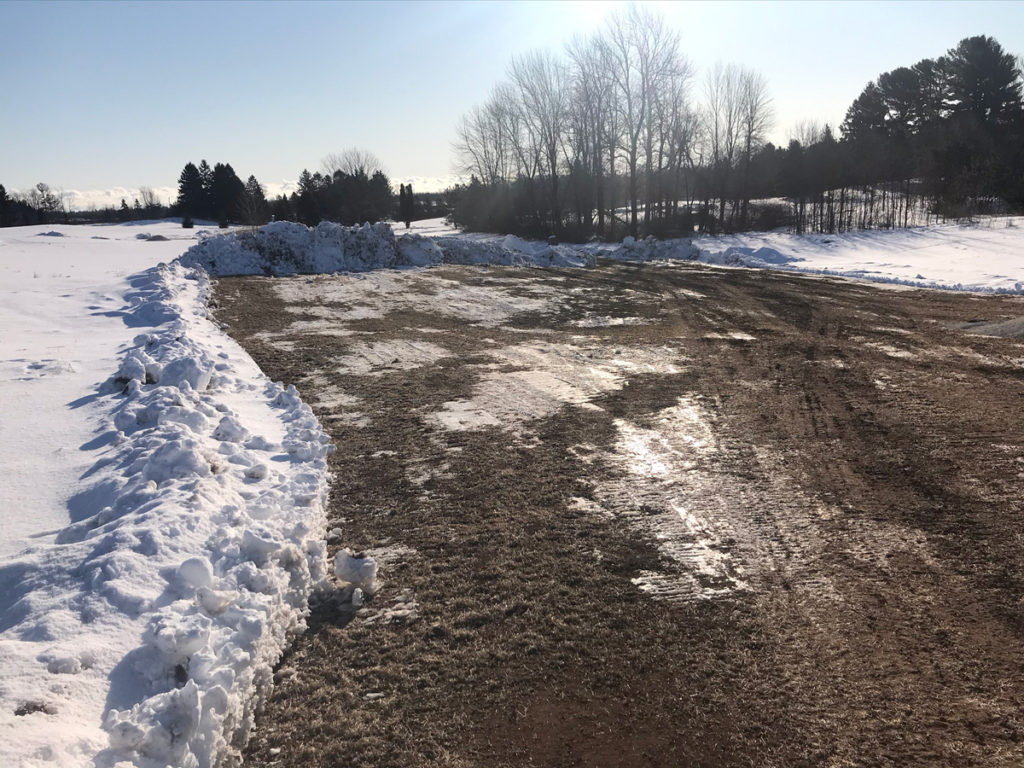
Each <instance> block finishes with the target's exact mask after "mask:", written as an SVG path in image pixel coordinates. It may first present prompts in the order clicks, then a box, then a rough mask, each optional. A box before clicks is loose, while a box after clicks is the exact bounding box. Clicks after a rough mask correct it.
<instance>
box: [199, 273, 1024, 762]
mask: <svg viewBox="0 0 1024 768" xmlns="http://www.w3.org/2000/svg"><path fill="white" fill-rule="evenodd" d="M216 299H217V301H218V302H219V307H218V310H217V312H218V317H219V319H220V320H221V321H223V322H225V323H227V324H228V325H229V330H230V332H231V333H232V334H233V335H234V337H235V338H236V339H237V340H238V341H240V342H241V343H242V344H243V345H244V346H245V348H246V349H247V350H248V351H249V352H250V354H251V355H252V356H253V357H254V359H255V360H256V361H257V362H258V363H259V365H260V366H261V368H262V369H263V370H264V371H265V372H266V373H267V375H268V376H270V377H271V378H272V379H274V380H283V381H285V382H286V383H294V384H296V385H297V386H298V387H299V390H300V392H301V394H302V396H303V398H304V399H305V400H306V401H307V402H309V403H310V405H312V406H313V408H314V410H315V412H316V413H317V415H318V416H319V418H320V420H321V422H322V423H323V425H324V427H325V428H326V429H327V430H328V431H329V432H330V433H331V436H332V438H333V439H334V441H335V443H336V444H337V446H338V451H337V452H336V453H335V454H333V456H332V457H331V469H332V471H333V473H334V481H333V487H332V499H331V507H330V514H331V517H332V522H330V523H329V526H328V527H329V528H337V529H340V530H339V531H337V532H336V533H335V534H334V536H333V540H334V541H335V543H336V544H337V543H340V542H342V541H343V542H344V543H345V544H347V545H349V546H353V547H361V548H363V549H365V550H368V551H369V552H371V553H372V554H373V555H374V556H375V557H376V559H377V560H378V562H379V563H380V564H381V576H382V580H383V587H382V589H381V591H380V592H379V593H378V594H377V595H375V596H374V597H373V599H372V600H371V601H369V602H368V603H367V604H365V605H364V606H362V607H361V608H360V609H359V610H358V611H355V610H354V609H353V608H352V607H351V606H349V605H348V604H339V602H338V601H337V600H336V599H335V598H336V596H332V595H326V596H324V597H323V598H322V599H321V600H320V602H319V603H318V604H316V605H315V606H314V613H313V617H312V620H311V627H310V631H309V632H308V633H307V634H305V635H304V636H302V637H300V638H299V639H298V640H297V641H296V643H295V645H294V646H293V649H292V651H291V652H290V653H289V655H287V656H286V658H285V660H284V662H283V663H282V664H281V666H280V668H279V670H278V673H277V678H278V684H277V686H276V687H275V690H274V693H273V696H272V698H271V700H270V702H269V705H268V707H267V708H266V710H265V711H264V713H263V715H262V717H261V718H260V719H259V721H258V723H257V728H256V731H255V732H254V734H253V739H252V742H251V744H250V746H249V749H248V752H247V758H246V759H247V764H249V765H253V766H264V765H266V766H270V765H280V766H288V765H308V764H323V765H327V764H335V763H337V764H342V763H351V764H359V765H374V766H411V765H466V766H469V765H473V766H478V765H485V766H499V765H509V766H511V765H517V766H522V765H551V766H554V765H600V766H641V765H652V766H653V765H664V766H677V765H708V766H711V765H757V766H768V765H778V766H796V765H809V766H810V765H813V766H818V765H834V766H845V765H893V766H896V765H911V764H912V765H935V766H939V765H985V766H998V765H1019V764H1020V763H1021V762H1022V760H1024V746H1022V745H1021V738H1022V737H1024V723H1022V722H1021V715H1020V712H1021V700H1022V697H1024V674H1022V672H1021V666H1020V658H1021V656H1022V651H1024V647H1022V646H1024V641H1022V639H1021V638H1022V634H1021V629H1022V626H1024V615H1022V606H1021V604H1020V595H1021V594H1022V586H1024V548H1022V546H1021V543H1022V542H1021V533H1020V517H1021V514H1022V512H1024V503H1022V501H1021V498H1020V494H1019V488H1020V482H1021V478H1022V477H1024V429H1022V426H1024V425H1022V417H1021V413H1022V410H1021V405H1022V394H1024V384H1022V378H1024V344H1022V343H1021V342H1020V341H1018V340H1015V339H1007V338H995V337H988V336H981V335H976V334H969V333H966V332H964V331H962V330H959V328H958V326H959V325H960V324H963V323H968V322H980V321H997V320H1007V319H1010V318H1013V317H1018V316H1020V315H1022V314H1024V300H1022V299H1021V298H1020V297H1011V296H974V295H967V294H949V293H938V292H927V291H905V290H904V291H897V290H883V289H877V288H874V287H869V286H864V285H858V284H853V283H849V282H842V281H838V280H830V279H822V278H812V277H803V276H798V275H792V274H785V273H769V272H757V271H746V270H723V269H711V268H707V267H703V266H697V265H692V264H647V265H623V264H608V263H603V264H602V265H601V266H600V267H599V268H597V269H593V270H540V269H533V270H516V269H506V268H474V267H459V268H455V267H450V268H440V269H434V270H427V271H418V272H385V271H382V272H374V273H369V274H367V275H364V276H318V277H312V278H309V277H302V278H287V279H267V278H225V279H221V280H220V281H219V282H218V284H217V288H216Z"/></svg>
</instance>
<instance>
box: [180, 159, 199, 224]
mask: <svg viewBox="0 0 1024 768" xmlns="http://www.w3.org/2000/svg"><path fill="white" fill-rule="evenodd" d="M176 205H177V208H178V211H179V212H180V213H181V215H182V216H185V217H192V216H202V215H203V180H202V177H201V176H200V175H199V169H198V168H196V167H195V165H194V164H192V163H185V167H184V169H182V171H181V175H180V176H179V177H178V200H177V203H176Z"/></svg>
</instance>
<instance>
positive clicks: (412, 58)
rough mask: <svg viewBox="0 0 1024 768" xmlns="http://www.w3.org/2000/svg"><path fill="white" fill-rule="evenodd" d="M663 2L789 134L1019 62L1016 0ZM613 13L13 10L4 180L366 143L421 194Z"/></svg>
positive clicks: (311, 152) (0, 141) (537, 5)
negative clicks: (910, 84) (507, 97)
mask: <svg viewBox="0 0 1024 768" xmlns="http://www.w3.org/2000/svg"><path fill="white" fill-rule="evenodd" d="M649 4H650V5H652V6H654V7H655V8H656V9H658V10H660V11H661V12H662V13H663V14H664V16H665V18H666V20H667V23H669V24H671V25H672V26H674V27H676V28H678V29H679V31H680V35H681V39H682V47H683V50H684V51H685V52H686V54H687V56H688V57H689V58H690V60H691V62H692V63H693V64H694V65H695V66H696V67H697V69H698V72H699V73H703V71H705V70H706V69H708V68H710V67H711V66H712V65H713V64H714V63H715V62H716V61H722V62H726V63H729V62H734V63H738V64H742V65H744V66H748V67H752V68H755V69H758V70H760V71H761V72H762V73H763V74H764V75H765V76H766V78H767V79H768V83H769V87H770V90H771V92H772V95H773V97H774V103H775V111H776V114H777V127H776V130H775V138H776V139H777V140H784V139H785V138H786V137H787V136H788V131H789V129H790V128H791V127H792V125H793V124H794V123H796V122H797V121H799V120H805V119H813V120H818V121H828V122H831V123H833V124H835V123H838V122H839V121H840V120H841V119H842V116H843V113H844V112H845V110H846V107H847V106H848V105H849V103H850V102H851V101H852V100H853V98H854V97H856V96H857V94H858V93H859V92H860V90H861V89H862V88H863V86H864V84H865V83H866V82H867V81H868V80H870V79H873V78H874V77H876V76H877V75H878V74H879V73H880V72H883V71H886V70H889V69H893V68H895V67H897V66H901V65H910V64H913V63H914V62H916V61H918V60H919V59H921V58H925V57H933V56H938V55H940V54H942V53H943V52H944V51H945V50H946V49H948V48H950V47H952V46H953V45H955V44H956V43H957V42H958V41H959V40H960V39H961V38H963V37H967V36H970V35H976V34H987V35H992V36H994V37H995V38H996V39H998V40H999V41H1000V42H1001V43H1002V44H1003V46H1004V48H1006V49H1007V50H1009V51H1010V52H1012V53H1015V54H1024V3H1021V2H929V3H925V2H854V3H847V2H756V3H731V2H714V3H703V2H675V3H667V2H666V3H649ZM618 5H621V4H620V3H605V2H586V1H577V2H565V3H562V2H553V1H551V0H548V1H545V2H515V3H505V2H481V1H477V2H468V3H457V2H411V3H407V2H376V3H358V2H348V3H328V2H316V3H302V2H294V3H274V2H262V3H235V2H223V3H217V2H203V3H198V2H196V3H171V2H146V3H131V2H116V3H88V2H74V3H59V2H13V1H12V0H0V183H2V184H4V185H5V186H6V187H7V188H8V189H22V188H26V187H29V186H31V185H32V184H34V183H35V182H37V181H45V182H47V183H49V184H51V185H53V186H55V187H59V188H63V189H78V190H96V189H110V188H121V187H124V188H128V189H133V188H136V187H138V186H142V185H145V186H150V187H155V188H164V187H168V188H169V187H173V186H174V184H175V183H176V180H177V176H178V173H179V172H180V170H181V167H182V166H183V165H184V164H185V162H187V161H189V160H192V161H195V162H198V161H199V160H200V159H202V158H206V159H208V160H209V161H210V162H211V163H212V162H215V161H221V162H230V163H231V164H232V165H233V166H234V168H235V170H236V171H237V172H238V173H239V175H241V176H243V178H244V177H246V176H248V175H249V174H250V173H253V174H255V175H256V176H257V178H259V179H260V181H262V182H264V183H266V184H268V185H270V187H271V189H272V190H273V189H274V188H275V185H279V184H281V183H283V182H286V181H290V180H294V179H295V178H297V176H298V173H299V171H301V170H302V168H304V167H308V168H310V169H311V170H315V169H318V168H319V165H320V160H321V158H323V157H324V155H326V154H328V153H330V152H339V151H341V150H343V149H345V148H347V147H353V146H358V147H363V148H366V149H369V150H370V151H372V152H374V153H375V154H376V155H377V156H378V157H380V158H381V159H382V160H383V162H384V164H385V166H386V168H387V169H388V171H389V173H390V174H391V176H392V178H393V179H394V180H395V181H396V183H397V180H399V179H409V178H416V179H422V180H423V181H422V183H421V186H423V185H426V184H427V183H428V182H427V181H426V180H427V179H431V178H442V177H445V176H447V175H449V174H450V173H452V171H453V168H452V152H451V149H450V145H451V141H452V139H453V137H454V127H455V124H456V122H457V121H458V119H459V117H460V115H462V114H463V113H464V112H465V111H466V110H468V109H469V108H470V107H472V106H473V105H474V104H476V103H479V102H481V101H483V100H484V99H485V98H486V97H487V94H488V92H489V91H490V90H491V88H492V87H493V85H494V84H495V83H497V82H498V81H499V80H500V79H501V78H502V76H503V74H504V72H505V69H506V67H507V65H508V62H509V60H510V59H511V57H512V56H514V55H516V54H520V53H523V52H526V51H529V50H531V49H536V48H550V49H559V48H561V47H562V46H563V45H564V44H565V42H566V41H567V40H569V39H570V38H571V37H572V36H573V35H574V34H577V33H584V34H585V33H587V32H591V31H593V30H594V29H596V28H597V27H598V26H599V25H600V24H601V23H602V20H603V17H604V16H605V15H607V13H608V12H609V11H610V10H613V9H614V8H615V7H616V6H618ZM114 194H117V192H116V191H115V193H114Z"/></svg>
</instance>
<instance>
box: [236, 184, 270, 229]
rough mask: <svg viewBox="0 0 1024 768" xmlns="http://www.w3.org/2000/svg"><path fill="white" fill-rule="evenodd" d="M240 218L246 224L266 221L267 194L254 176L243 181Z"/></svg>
mask: <svg viewBox="0 0 1024 768" xmlns="http://www.w3.org/2000/svg"><path fill="white" fill-rule="evenodd" d="M242 209H243V210H242V218H243V219H244V220H245V223H246V224H249V225H250V226H256V225H257V224H263V223H265V222H266V221H267V196H266V193H265V192H264V191H263V185H262V184H260V183H259V182H258V181H257V180H256V177H255V176H250V177H249V179H248V180H247V181H246V182H245V195H244V198H243V201H242Z"/></svg>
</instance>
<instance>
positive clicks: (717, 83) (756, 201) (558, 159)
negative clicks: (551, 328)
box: [449, 6, 1024, 240]
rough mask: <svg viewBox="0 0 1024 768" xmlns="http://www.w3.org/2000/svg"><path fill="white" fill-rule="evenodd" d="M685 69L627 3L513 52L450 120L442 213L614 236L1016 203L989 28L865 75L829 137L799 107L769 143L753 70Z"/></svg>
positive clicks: (500, 225)
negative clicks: (493, 81) (451, 169)
mask: <svg viewBox="0 0 1024 768" xmlns="http://www.w3.org/2000/svg"><path fill="white" fill-rule="evenodd" d="M695 80H696V77H695V72H694V69H693V67H692V66H691V65H690V63H689V62H688V61H687V59H686V58H685V56H684V55H683V53H682V51H681V48H680V42H679V36H678V34H677V33H676V32H674V31H672V30H671V29H669V28H668V27H667V26H666V25H665V24H664V23H663V20H662V19H661V18H660V17H659V16H658V15H656V14H655V13H653V12H651V11H649V10H646V9H644V8H640V7H637V6H633V7H631V8H629V9H626V10H624V11H622V12H620V13H618V14H617V15H614V16H613V17H612V18H611V19H610V21H609V23H608V25H607V26H606V27H605V28H604V29H603V30H602V31H601V32H599V33H597V34H595V35H594V36H593V37H590V38H588V39H582V38H577V39H575V40H574V41H573V42H572V43H571V44H570V45H569V46H568V47H567V48H566V49H565V51H564V52H563V53H562V54H561V55H556V54H554V53H551V52H537V53H533V54H530V55H527V56H523V57H520V58H516V59H514V60H513V61H512V62H511V64H510V66H509V69H508V76H507V80H506V81H505V82H503V83H500V84H499V85H497V87H495V89H494V91H493V93H492V95H491V97H490V98H489V99H488V101H487V102H486V103H484V104H483V105H480V106H478V107H476V108H475V109H473V110H472V111H471V112H470V113H469V114H467V115H465V116H464V117H463V119H462V121H461V123H460V126H459V129H458V139H457V143H456V151H457V155H458V158H459V161H460V164H461V170H462V171H463V172H464V173H465V174H466V175H469V176H471V181H470V182H469V183H468V184H466V185H464V186H461V187H459V188H457V189H455V190H452V191H451V193H450V195H449V199H450V203H451V205H452V218H453V220H454V222H455V223H456V224H459V225H461V226H463V227H465V228H468V229H473V230H485V231H499V232H513V233H517V234H522V235H527V236H535V237H536V236H545V235H548V234H556V235H561V236H563V237H567V238H571V239H584V238H589V237H593V236H598V237H601V238H603V239H607V240H613V239H617V238H620V237H622V236H623V235H626V234H632V235H634V236H643V235H647V234H653V235H656V236H671V235H681V234H691V233H693V232H694V231H699V232H707V233H718V232H735V231H740V230H748V229H774V228H777V227H786V228H789V229H790V230H792V231H795V232H840V231H846V230H851V229H870V228H888V227H900V226H908V225H913V224H921V223H926V222H928V221H935V220H942V219H944V218H947V217H950V218H962V217H966V216H971V215H974V214H979V213H990V212H1004V211H1007V210H1020V209H1021V208H1022V207H1024V110H1022V102H1021V85H1022V82H1021V67H1020V60H1019V59H1015V58H1014V57H1013V56H1012V55H1010V54H1008V53H1007V52H1005V51H1004V50H1003V49H1002V47H1001V46H1000V45H999V43H998V42H997V41H996V40H994V39H993V38H991V37H971V38H967V39H965V40H962V41H961V42H960V43H959V44H958V45H957V46H956V47H954V48H952V49H950V50H949V51H947V52H946V54H945V55H944V56H940V57H938V58H936V59H925V60H923V61H919V62H917V63H916V64H913V65H912V66H904V67H899V68H898V69H895V70H893V71H891V72H886V73H883V74H881V75H879V76H878V78H877V79H876V80H874V81H872V82H870V83H868V84H867V86H866V87H865V88H864V91H863V92H862V93H861V94H860V96H858V97H857V98H856V99H855V100H854V102H853V103H852V104H851V105H850V107H849V110H848V111H847V114H846V118H845V120H844V121H843V123H842V125H841V126H839V135H838V136H837V135H836V131H835V130H834V129H833V127H831V126H828V125H814V124H804V125H801V126H797V127H796V128H795V130H794V132H793V133H794V135H793V136H792V138H791V139H790V141H789V143H788V145H787V146H785V147H782V146H775V145H774V144H772V143H770V142H768V141H767V135H768V133H769V131H770V130H771V128H772V125H773V114H772V106H771V98H770V96H769V92H768V86H767V83H766V81H765V79H764V78H763V77H762V76H761V75H760V74H758V73H757V72H755V71H752V70H749V69H745V68H743V67H738V66H731V65H730V66H721V65H719V66H716V67H714V68H713V69H711V70H710V71H709V72H707V73H706V75H705V77H704V78H703V79H702V81H701V82H700V83H699V84H698V83H696V82H695ZM695 91H696V92H698V93H699V95H697V96H695V95H694V92H695Z"/></svg>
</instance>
